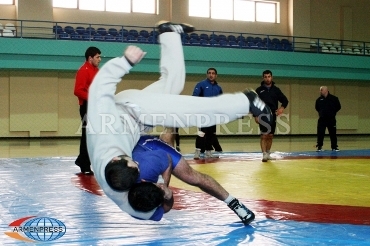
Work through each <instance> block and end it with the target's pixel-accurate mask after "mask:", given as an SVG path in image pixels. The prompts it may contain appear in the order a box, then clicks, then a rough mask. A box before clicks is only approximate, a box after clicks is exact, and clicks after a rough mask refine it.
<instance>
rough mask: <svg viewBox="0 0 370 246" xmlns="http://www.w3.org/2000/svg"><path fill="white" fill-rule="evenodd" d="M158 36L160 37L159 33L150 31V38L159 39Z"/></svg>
mask: <svg viewBox="0 0 370 246" xmlns="http://www.w3.org/2000/svg"><path fill="white" fill-rule="evenodd" d="M158 35H159V32H158V31H150V32H149V36H154V37H158Z"/></svg>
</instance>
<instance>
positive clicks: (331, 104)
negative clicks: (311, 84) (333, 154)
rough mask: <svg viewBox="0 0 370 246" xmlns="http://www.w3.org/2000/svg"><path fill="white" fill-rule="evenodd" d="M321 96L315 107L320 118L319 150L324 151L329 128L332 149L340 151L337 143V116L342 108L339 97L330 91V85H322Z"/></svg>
mask: <svg viewBox="0 0 370 246" xmlns="http://www.w3.org/2000/svg"><path fill="white" fill-rule="evenodd" d="M320 94H321V95H320V97H319V98H317V100H316V104H315V109H316V111H317V112H318V113H319V120H318V121H317V145H316V147H317V150H316V151H317V152H320V151H322V146H323V144H324V135H325V130H326V128H328V131H329V136H330V142H331V150H332V151H339V149H338V145H337V127H336V125H337V120H336V119H335V116H336V114H337V112H338V111H339V110H340V109H341V105H340V102H339V99H338V97H336V96H334V95H332V94H330V93H329V91H328V87H326V86H321V87H320Z"/></svg>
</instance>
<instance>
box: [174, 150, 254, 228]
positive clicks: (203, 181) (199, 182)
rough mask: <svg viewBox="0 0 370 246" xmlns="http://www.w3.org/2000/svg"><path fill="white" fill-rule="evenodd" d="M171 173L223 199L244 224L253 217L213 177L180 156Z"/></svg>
mask: <svg viewBox="0 0 370 246" xmlns="http://www.w3.org/2000/svg"><path fill="white" fill-rule="evenodd" d="M172 174H173V175H175V177H177V178H178V179H180V180H182V181H183V182H185V183H187V184H189V185H193V186H196V187H198V188H199V189H201V190H202V191H204V192H206V193H208V194H209V195H211V196H213V197H215V198H217V199H219V200H221V201H224V202H225V203H226V204H227V205H228V206H229V207H230V208H231V209H232V210H233V211H234V212H235V213H236V214H237V215H238V216H239V217H240V219H241V220H242V221H243V223H244V224H249V223H250V222H251V221H252V220H253V219H254V217H255V216H254V214H253V212H252V211H250V210H248V209H247V208H246V207H245V206H244V205H243V204H242V203H241V202H239V201H238V200H237V199H236V198H234V197H232V196H230V194H229V193H228V192H227V191H226V190H225V188H224V187H222V186H221V185H220V184H219V183H218V182H217V181H216V180H215V179H213V178H212V177H211V176H209V175H207V174H203V173H200V172H197V171H196V170H194V169H193V168H192V167H190V166H189V164H188V163H187V162H186V160H185V159H184V158H183V157H182V158H181V159H180V161H179V162H178V163H177V164H176V166H175V167H174V169H173V170H172Z"/></svg>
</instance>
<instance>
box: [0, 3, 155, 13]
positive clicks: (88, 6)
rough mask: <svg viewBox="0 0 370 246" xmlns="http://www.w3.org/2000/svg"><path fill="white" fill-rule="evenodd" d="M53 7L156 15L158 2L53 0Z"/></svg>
mask: <svg viewBox="0 0 370 246" xmlns="http://www.w3.org/2000/svg"><path fill="white" fill-rule="evenodd" d="M0 1H1V0H0ZM53 7H58V8H77V9H83V10H95V11H110V12H126V13H130V12H136V13H148V14H156V13H158V0H53Z"/></svg>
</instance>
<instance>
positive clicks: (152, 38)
mask: <svg viewBox="0 0 370 246" xmlns="http://www.w3.org/2000/svg"><path fill="white" fill-rule="evenodd" d="M157 38H158V36H149V37H148V43H151V44H157V43H158V40H157Z"/></svg>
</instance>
